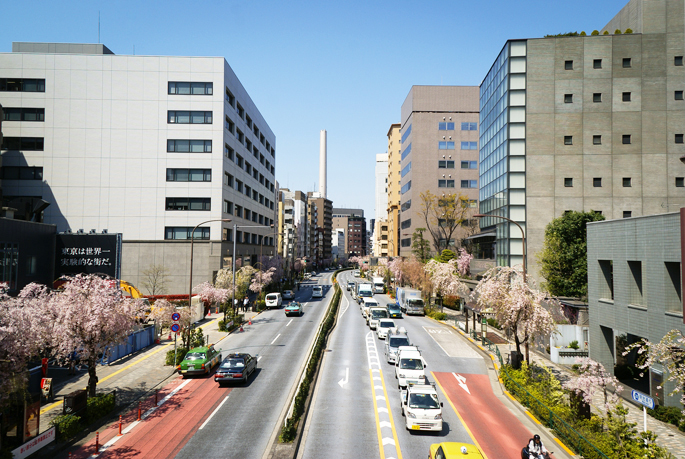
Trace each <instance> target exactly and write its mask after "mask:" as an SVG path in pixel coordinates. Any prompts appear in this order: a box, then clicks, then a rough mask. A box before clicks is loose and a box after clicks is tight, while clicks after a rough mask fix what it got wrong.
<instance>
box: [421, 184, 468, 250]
mask: <svg viewBox="0 0 685 459" xmlns="http://www.w3.org/2000/svg"><path fill="white" fill-rule="evenodd" d="M471 212H472V209H471V208H470V207H469V199H468V197H466V196H464V195H461V194H448V195H444V196H438V195H435V194H433V193H431V192H430V191H426V192H423V193H421V210H420V213H421V215H422V216H423V220H424V222H425V224H426V228H427V230H428V233H429V234H430V235H431V238H432V239H433V248H434V249H435V251H436V252H437V253H440V252H441V250H442V249H447V248H449V247H450V244H451V243H452V242H451V241H453V240H454V238H455V237H456V236H457V234H458V231H457V230H458V229H459V228H460V227H461V226H463V225H464V224H468V223H469V221H468V220H469V219H468V217H469V215H470V213H471Z"/></svg>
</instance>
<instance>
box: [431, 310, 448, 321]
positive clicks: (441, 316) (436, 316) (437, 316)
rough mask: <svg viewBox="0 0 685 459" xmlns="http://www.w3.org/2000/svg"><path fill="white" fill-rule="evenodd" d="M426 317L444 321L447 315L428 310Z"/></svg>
mask: <svg viewBox="0 0 685 459" xmlns="http://www.w3.org/2000/svg"><path fill="white" fill-rule="evenodd" d="M426 315H427V316H428V317H431V318H433V319H435V320H445V319H447V314H445V313H444V312H440V311H436V310H434V309H430V310H428V311H427V312H426Z"/></svg>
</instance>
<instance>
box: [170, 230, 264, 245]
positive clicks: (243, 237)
mask: <svg viewBox="0 0 685 459" xmlns="http://www.w3.org/2000/svg"><path fill="white" fill-rule="evenodd" d="M191 233H193V227H191V226H167V227H165V228H164V239H166V240H189V239H190V238H191ZM209 235H210V232H209V228H207V227H202V228H195V233H194V235H193V240H205V241H207V240H209ZM236 235H237V239H238V241H237V242H240V243H242V244H255V245H257V244H264V245H267V246H272V245H274V238H273V237H267V236H264V235H261V234H250V233H248V232H243V231H236ZM221 240H222V241H233V230H232V229H230V228H222V235H221Z"/></svg>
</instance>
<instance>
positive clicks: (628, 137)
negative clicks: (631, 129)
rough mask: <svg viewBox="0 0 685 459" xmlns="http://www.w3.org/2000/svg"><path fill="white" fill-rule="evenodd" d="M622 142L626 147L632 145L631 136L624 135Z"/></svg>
mask: <svg viewBox="0 0 685 459" xmlns="http://www.w3.org/2000/svg"><path fill="white" fill-rule="evenodd" d="M622 142H623V144H624V145H630V134H623V137H622Z"/></svg>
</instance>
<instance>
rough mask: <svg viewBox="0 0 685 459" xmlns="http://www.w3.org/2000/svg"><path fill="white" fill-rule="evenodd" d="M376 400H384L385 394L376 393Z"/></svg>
mask: <svg viewBox="0 0 685 459" xmlns="http://www.w3.org/2000/svg"><path fill="white" fill-rule="evenodd" d="M376 400H383V401H385V395H376Z"/></svg>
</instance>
